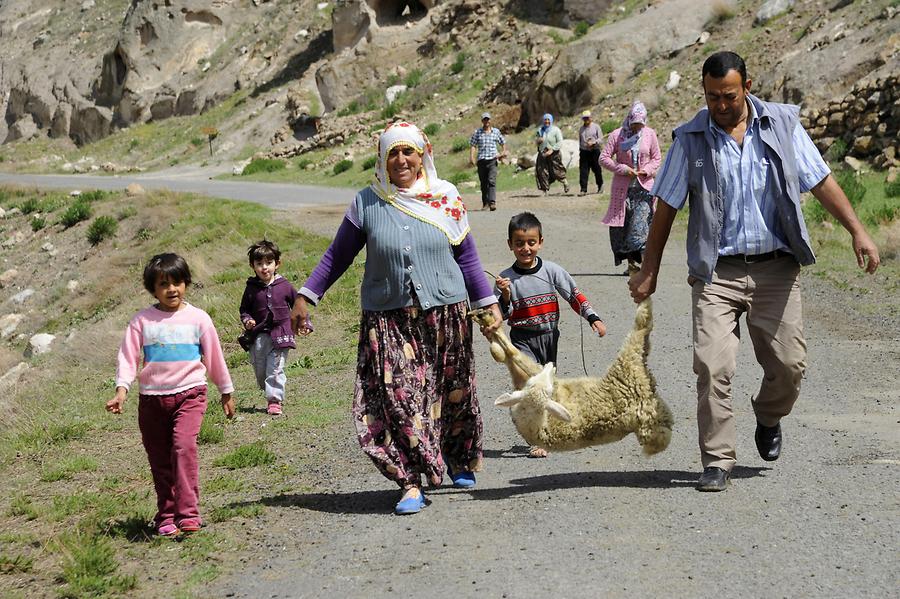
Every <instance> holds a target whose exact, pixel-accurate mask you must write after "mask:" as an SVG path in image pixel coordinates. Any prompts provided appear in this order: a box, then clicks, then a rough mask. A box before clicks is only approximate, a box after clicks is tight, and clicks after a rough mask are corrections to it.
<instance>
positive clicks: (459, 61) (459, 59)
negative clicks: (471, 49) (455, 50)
mask: <svg viewBox="0 0 900 599" xmlns="http://www.w3.org/2000/svg"><path fill="white" fill-rule="evenodd" d="M466 58H468V56H466V53H465V52H460V53H459V54H457V55H456V60H455V61H454V62H453V64H451V65H450V72H451V73H453V74H454V75H458V74H460V73H462V70H463V69H464V68H466Z"/></svg>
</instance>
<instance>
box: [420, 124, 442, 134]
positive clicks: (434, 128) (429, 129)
mask: <svg viewBox="0 0 900 599" xmlns="http://www.w3.org/2000/svg"><path fill="white" fill-rule="evenodd" d="M440 130H441V126H440V124H438V123H428V124H427V125H425V128H424V129H422V131H424V132H425V135H434V134H435V133H437V132H438V131H440Z"/></svg>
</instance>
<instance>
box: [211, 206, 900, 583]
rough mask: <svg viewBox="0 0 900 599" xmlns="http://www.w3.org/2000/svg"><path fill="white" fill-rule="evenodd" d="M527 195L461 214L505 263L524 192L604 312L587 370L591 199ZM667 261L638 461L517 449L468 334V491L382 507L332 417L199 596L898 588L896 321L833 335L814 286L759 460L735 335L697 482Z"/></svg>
mask: <svg viewBox="0 0 900 599" xmlns="http://www.w3.org/2000/svg"><path fill="white" fill-rule="evenodd" d="M530 195H531V194H510V195H507V194H504V197H501V198H500V202H499V206H500V207H499V209H498V210H497V211H496V212H493V213H485V212H477V213H473V214H472V215H471V222H472V226H473V231H474V233H475V235H476V239H477V240H478V246H479V251H480V253H481V256H482V259H483V261H484V265H485V268H487V269H488V270H491V271H493V272H497V271H499V270H500V269H501V268H502V267H505V266H506V265H508V264H509V263H510V262H511V259H512V256H511V253H510V252H509V251H508V250H507V249H506V244H505V231H506V223H507V221H508V219H509V217H510V216H511V215H512V214H514V213H515V212H518V211H519V210H522V209H526V208H528V209H533V210H534V211H535V212H536V213H537V214H538V215H539V217H540V218H541V219H542V220H543V222H544V226H545V229H544V234H545V237H546V245H545V249H544V252H543V255H544V256H545V257H547V258H549V259H551V260H555V261H558V262H560V263H561V264H563V265H565V266H566V267H567V268H568V269H569V270H570V272H572V273H575V274H578V275H580V276H577V277H576V279H577V280H578V282H579V284H580V286H581V287H582V288H583V289H584V291H585V292H586V294H587V296H588V297H589V298H590V299H591V300H592V302H593V303H594V305H595V306H597V308H598V311H599V312H600V314H601V315H602V316H603V317H604V319H605V320H606V321H607V323H608V325H609V335H608V336H607V338H606V339H604V340H602V341H601V340H598V339H596V338H593V337H590V338H589V337H588V336H587V335H586V338H585V342H584V351H585V354H586V358H587V363H588V369H589V371H591V372H595V373H599V374H602V372H603V371H604V370H605V367H606V365H607V364H609V363H610V361H611V360H612V358H613V356H614V355H615V353H616V351H617V349H618V346H619V344H620V343H621V341H622V339H623V338H624V336H625V334H626V333H627V331H628V329H629V327H630V321H631V318H632V316H633V312H634V306H633V304H632V303H631V301H630V299H629V298H628V297H627V293H626V287H625V277H623V276H616V273H617V272H618V271H619V270H620V269H618V268H614V267H613V265H612V260H611V255H610V252H609V247H608V243H607V237H606V231H605V229H601V228H600V227H599V226H598V225H597V222H598V220H599V217H598V214H597V213H598V208H597V203H596V200H592V199H590V198H574V197H566V198H553V197H551V198H538V197H529V196H530ZM469 200H470V202H469V203H470V205H476V204H477V200H476V199H475V198H469ZM342 212H343V209H342V208H334V209H331V210H324V211H323V210H320V209H306V212H305V213H304V214H300V215H298V218H299V219H301V220H302V221H303V222H304V223H305V226H307V227H309V228H311V229H315V230H319V231H321V232H330V231H333V230H334V227H335V226H336V224H337V222H338V220H339V218H340V215H341V214H342ZM684 272H685V269H684V250H683V242H681V241H678V240H675V241H674V242H673V243H672V244H671V245H670V247H669V249H668V251H667V253H666V256H665V260H664V271H663V273H662V280H661V284H660V290H659V291H658V293H657V294H656V296H655V318H656V320H655V323H656V326H655V330H654V332H653V335H652V339H653V352H652V354H651V368H652V370H653V371H654V373H655V375H656V377H657V380H658V381H659V385H660V392H661V394H662V395H663V397H664V398H665V399H666V401H667V402H668V403H669V405H670V406H671V407H672V410H673V413H674V415H675V431H674V434H673V439H672V443H671V446H670V448H669V449H668V450H667V451H666V452H664V453H662V454H660V455H658V456H655V457H653V458H650V459H647V458H645V457H643V456H642V454H641V453H640V450H639V446H638V444H637V442H636V441H635V439H634V438H633V437H631V436H629V437H627V438H626V439H625V440H623V441H622V442H619V443H617V444H613V445H607V446H601V447H597V448H591V449H587V450H583V451H578V452H570V453H559V454H552V455H551V457H550V458H549V459H546V460H532V459H528V458H526V456H525V453H526V447H525V446H524V443H523V441H522V440H521V439H520V438H519V437H518V435H517V433H516V432H515V430H514V428H513V426H512V424H511V422H510V419H509V415H508V412H507V411H506V410H504V409H499V408H495V407H494V406H493V398H495V397H496V396H498V395H499V394H500V393H502V392H504V391H506V390H508V388H509V382H508V378H507V373H506V371H505V369H504V368H503V367H502V366H500V365H497V364H495V363H494V362H493V361H491V359H490V357H489V355H488V353H487V343H486V342H484V340H483V339H481V338H479V339H478V340H477V342H476V352H477V364H478V392H479V397H480V399H481V404H482V407H483V410H484V421H485V433H486V438H485V456H486V463H485V471H484V472H483V473H481V474H479V475H478V486H477V487H476V488H475V489H474V490H472V491H461V490H455V489H452V488H449V487H445V488H442V489H439V490H437V491H434V492H433V493H431V499H432V500H433V502H432V504H431V505H430V506H429V507H427V508H426V509H425V510H424V511H423V512H422V513H421V514H419V515H416V516H410V517H397V516H393V515H392V514H391V510H392V507H393V505H394V503H395V501H396V499H397V492H396V489H395V488H394V487H393V486H392V485H391V484H390V483H388V482H387V481H386V480H384V479H383V478H382V477H381V476H380V475H378V474H377V472H376V471H375V469H374V468H373V467H372V466H371V465H370V464H369V463H368V462H367V461H366V460H365V459H364V457H363V455H362V453H361V452H360V451H359V450H358V448H357V447H356V442H355V439H354V438H353V434H352V428H351V426H350V423H349V420H348V422H347V424H346V426H344V427H342V428H340V429H337V430H335V431H333V432H328V431H326V432H325V433H323V435H322V437H321V438H319V439H317V440H316V442H317V444H318V446H319V447H320V448H321V449H322V451H323V454H324V457H323V459H322V463H321V465H320V466H319V467H318V468H317V472H319V473H320V476H319V477H318V482H317V484H316V488H314V489H312V490H309V491H308V492H306V491H304V490H303V489H302V481H299V480H298V484H297V491H296V492H295V493H293V494H289V495H278V496H273V497H267V498H264V501H265V502H266V503H267V504H268V505H270V506H271V507H270V509H268V510H267V513H266V515H265V516H264V517H263V518H261V519H259V520H258V521H257V522H254V523H251V524H248V528H249V530H248V544H249V549H250V551H249V552H250V554H251V555H252V557H251V558H249V559H248V560H247V561H246V562H243V563H240V564H234V565H233V575H230V576H227V577H223V578H220V579H219V580H217V581H216V582H215V583H214V585H213V586H211V587H210V588H208V589H207V590H206V591H205V592H206V594H207V596H209V597H223V596H227V597H367V596H373V597H375V596H378V597H383V596H386V595H387V594H388V593H398V594H400V595H402V596H409V595H412V594H413V593H415V592H416V591H418V590H419V589H423V591H422V592H423V596H426V597H448V598H449V597H453V598H465V597H510V598H512V597H551V596H552V597H573V596H590V597H599V596H608V597H620V596H637V597H640V596H669V597H712V596H719V595H720V594H724V595H726V596H732V597H745V596H746V597H751V596H753V597H757V596H818V597H837V596H854V597H862V596H871V597H886V596H897V589H898V588H900V578H898V574H897V569H896V554H897V547H898V541H900V534H898V532H900V530H898V529H900V518H898V506H897V501H896V499H897V489H898V488H900V486H898V482H900V443H898V440H900V435H898V427H897V421H898V413H897V410H898V391H897V387H896V373H897V372H898V365H900V359H898V350H897V342H898V341H900V339H898V337H900V334H898V331H897V330H889V331H881V332H876V331H872V330H869V331H858V333H859V334H858V335H855V336H854V338H853V340H852V341H851V340H848V339H847V338H846V337H845V336H840V335H838V334H836V333H834V332H832V327H830V326H828V320H829V318H830V316H829V315H828V311H827V310H826V309H823V305H824V306H827V305H828V302H830V301H832V300H834V299H835V298H834V297H833V296H835V295H837V294H839V292H837V291H836V290H831V291H830V292H829V291H828V290H826V291H825V292H823V291H822V290H821V289H816V290H815V291H814V293H813V295H814V297H815V302H816V306H815V309H814V310H812V311H808V316H807V322H806V330H807V338H808V343H809V362H810V368H809V374H808V380H807V381H806V382H805V384H804V390H803V393H802V396H801V399H800V401H799V403H798V405H797V407H796V409H795V412H794V414H793V415H792V416H791V417H789V418H788V419H786V420H785V422H784V427H785V428H784V430H785V449H784V455H783V456H782V459H781V460H780V461H778V462H776V463H774V464H769V463H766V462H763V461H762V460H760V459H759V458H758V457H757V455H756V450H755V447H754V444H753V430H754V424H755V423H754V418H753V415H752V411H751V408H750V404H749V397H750V395H751V394H752V393H753V392H754V391H755V389H756V386H757V384H758V378H759V376H760V372H759V368H758V366H756V364H755V361H754V360H753V356H752V349H751V347H750V345H749V343H748V342H747V341H746V340H745V341H744V342H743V344H742V348H741V354H740V357H739V370H738V373H737V376H736V380H735V389H734V393H735V397H736V398H737V400H736V402H735V410H736V414H737V421H738V432H739V437H738V457H739V465H738V466H737V467H736V468H735V470H734V473H733V474H734V481H733V484H732V485H731V488H730V489H729V490H728V491H727V492H725V493H719V494H704V493H698V492H696V491H695V490H694V489H693V485H694V482H695V480H696V477H697V473H698V470H699V456H698V450H697V444H696V435H697V430H696V424H695V416H694V409H695V398H694V391H693V388H694V375H693V374H692V372H691V367H690V364H691V340H690V321H689V312H688V309H689V289H688V287H687V285H686V284H685V283H684ZM823 293H825V295H824V296H823V295H822V294H823ZM829 294H830V296H829ZM822 302H825V303H824V304H823V303H822ZM833 305H839V304H833ZM810 315H811V316H810ZM831 316H835V314H831ZM562 335H563V336H562V343H561V346H560V360H559V361H560V364H559V371H560V374H562V375H568V376H573V375H578V374H579V373H580V371H581V349H580V341H579V322H578V319H577V317H576V316H575V315H574V314H573V313H566V314H565V315H564V317H563V320H562ZM347 391H348V405H349V395H350V391H351V390H350V389H349V388H348V390H347ZM313 474H314V473H313ZM309 475H310V473H307V476H309ZM307 480H308V478H307ZM891 589H893V590H891Z"/></svg>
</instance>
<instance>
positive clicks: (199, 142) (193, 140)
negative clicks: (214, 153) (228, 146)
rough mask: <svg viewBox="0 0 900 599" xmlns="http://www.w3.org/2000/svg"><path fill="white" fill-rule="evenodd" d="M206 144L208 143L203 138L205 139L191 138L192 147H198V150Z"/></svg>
mask: <svg viewBox="0 0 900 599" xmlns="http://www.w3.org/2000/svg"><path fill="white" fill-rule="evenodd" d="M205 143H206V139H205V138H203V137H194V138H191V145H192V146H194V147H196V148H199V147H200V146H202V145H203V144H205Z"/></svg>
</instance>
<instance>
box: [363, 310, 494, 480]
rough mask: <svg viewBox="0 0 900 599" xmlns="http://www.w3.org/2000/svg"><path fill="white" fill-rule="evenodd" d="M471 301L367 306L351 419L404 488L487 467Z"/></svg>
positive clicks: (379, 462) (378, 463) (382, 465)
mask: <svg viewBox="0 0 900 599" xmlns="http://www.w3.org/2000/svg"><path fill="white" fill-rule="evenodd" d="M466 311H467V307H466V303H465V302H460V303H458V304H453V305H449V306H438V307H436V308H431V309H429V310H421V309H419V308H415V307H410V308H401V309H398V310H388V311H384V312H370V311H364V312H363V314H362V320H361V323H360V330H359V350H358V357H357V365H356V388H355V389H354V392H353V408H352V415H353V421H354V424H355V425H356V435H357V439H358V440H359V444H360V447H362V449H363V451H364V452H365V454H366V455H368V456H369V458H371V459H372V461H373V462H374V463H375V465H376V466H377V467H378V469H379V470H380V471H381V473H382V474H384V476H386V477H387V478H389V479H390V480H393V481H395V482H396V483H397V484H399V485H400V486H401V487H402V486H404V485H410V484H415V485H418V484H421V481H422V477H423V476H424V477H425V480H426V481H427V482H428V483H429V484H431V485H439V484H440V483H441V481H442V479H443V476H444V466H445V463H444V460H446V461H447V464H448V465H449V467H450V468H451V469H452V470H453V471H454V472H463V471H473V472H475V471H478V470H481V463H482V459H483V453H482V433H483V425H482V420H481V409H480V408H479V405H478V398H477V394H476V392H475V369H474V363H475V360H474V354H473V352H472V325H471V323H470V322H469V320H468V319H467V318H466Z"/></svg>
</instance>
